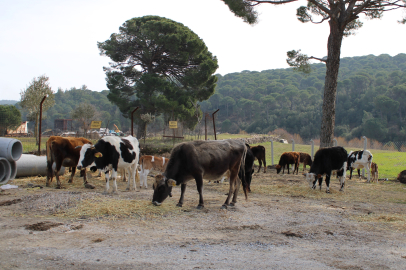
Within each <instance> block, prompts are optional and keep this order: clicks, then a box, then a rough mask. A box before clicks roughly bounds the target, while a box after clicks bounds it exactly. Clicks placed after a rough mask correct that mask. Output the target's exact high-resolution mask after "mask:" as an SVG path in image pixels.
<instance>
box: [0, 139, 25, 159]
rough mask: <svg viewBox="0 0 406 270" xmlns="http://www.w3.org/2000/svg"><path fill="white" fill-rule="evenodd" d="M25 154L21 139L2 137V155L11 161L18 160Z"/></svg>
mask: <svg viewBox="0 0 406 270" xmlns="http://www.w3.org/2000/svg"><path fill="white" fill-rule="evenodd" d="M22 154H23V145H22V144H21V142H20V141H19V140H16V139H11V138H0V157H5V158H6V159H7V160H9V161H17V160H18V159H19V158H20V157H21V155H22Z"/></svg>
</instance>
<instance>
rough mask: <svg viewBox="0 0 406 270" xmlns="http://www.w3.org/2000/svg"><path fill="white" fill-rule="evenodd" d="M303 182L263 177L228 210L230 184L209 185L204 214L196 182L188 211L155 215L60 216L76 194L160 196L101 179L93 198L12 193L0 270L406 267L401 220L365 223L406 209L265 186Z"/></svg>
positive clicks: (2, 209) (1, 232) (4, 218)
mask: <svg viewBox="0 0 406 270" xmlns="http://www.w3.org/2000/svg"><path fill="white" fill-rule="evenodd" d="M302 178H303V177H302V176H292V175H289V176H287V175H285V176H277V175H276V174H275V172H274V171H272V170H269V172H268V173H266V174H263V173H259V174H256V175H255V176H254V178H253V184H252V190H253V191H252V193H251V194H249V200H248V201H245V200H244V199H243V198H242V197H243V196H241V195H240V199H239V202H238V203H237V206H235V207H231V208H229V209H227V210H221V209H220V206H221V205H222V203H223V201H224V200H225V197H226V196H225V195H224V194H225V191H226V190H227V187H228V184H227V183H223V184H222V185H221V184H220V185H219V184H213V185H208V184H207V183H206V185H205V187H204V199H205V209H204V210H197V209H196V208H195V207H196V206H197V202H198V194H197V191H196V188H195V185H194V183H190V185H188V188H187V191H186V197H185V206H184V207H183V208H182V209H181V211H179V210H178V211H177V212H171V211H169V212H167V213H165V214H164V215H162V216H159V217H154V218H149V217H148V216H143V215H134V216H133V217H127V218H112V217H111V216H105V217H99V218H92V217H86V216H82V217H76V218H69V219H68V218H63V217H57V216H55V215H54V213H57V212H58V211H61V210H63V209H68V208H73V207H76V205H77V204H78V201H77V200H75V198H77V197H80V198H82V199H83V198H87V197H89V198H93V197H95V196H96V197H97V198H101V199H103V198H109V199H110V198H112V199H117V200H118V199H129V198H130V199H134V198H136V199H137V200H145V201H150V200H151V197H152V189H148V190H145V189H143V190H141V191H137V192H134V191H132V192H123V191H121V192H120V193H119V195H115V196H110V195H108V196H105V195H101V192H102V191H103V181H102V180H95V179H94V180H93V181H94V182H96V181H97V185H96V186H97V188H96V189H95V190H90V191H89V190H85V189H84V188H82V187H80V186H78V187H68V188H67V189H64V190H55V189H53V188H43V189H35V190H32V189H31V190H30V189H27V188H23V187H21V188H19V189H17V190H7V191H5V192H2V193H0V194H2V195H0V205H1V206H0V256H1V257H0V258H1V259H0V269H405V265H406V234H405V230H404V227H402V226H399V224H400V225H401V222H402V221H400V223H399V222H396V224H397V225H398V226H395V225H394V224H395V223H391V222H374V221H366V222H360V221H359V220H357V217H366V218H367V217H368V216H370V215H375V216H379V215H380V216H392V217H393V216H396V215H402V214H404V213H406V211H405V210H406V205H405V204H399V203H390V202H380V203H374V202H370V201H366V202H365V201H359V200H354V201H348V200H342V198H341V197H340V196H342V195H341V193H339V192H333V194H332V195H331V196H330V197H328V196H327V197H325V198H321V199H314V198H309V197H307V196H302V195H300V194H299V193H298V194H295V193H292V194H290V195H284V196H278V195H267V194H264V192H263V189H264V188H265V186H266V185H272V186H271V187H272V188H275V187H277V186H278V185H292V186H294V187H295V188H296V187H298V188H302V189H303V190H305V189H306V190H307V189H308V186H307V185H306V184H305V183H303V179H302ZM27 181H28V182H29V181H30V179H28V180H27ZM41 181H42V179H39V180H38V179H36V182H35V184H41ZM43 181H44V183H45V180H43ZM75 181H76V182H80V179H79V178H75ZM150 181H152V178H151V179H150ZM16 182H17V183H18V181H16ZM31 182H32V181H31ZM336 182H337V181H336ZM19 183H20V184H21V183H22V182H21V181H20V182H19ZM335 184H337V183H335ZM378 185H379V184H377V188H379V186H378ZM337 186H338V185H333V187H332V189H333V190H334V189H335V190H338V187H337ZM124 189H125V184H124V183H120V182H119V190H124ZM306 192H307V191H306ZM308 192H310V194H313V193H314V194H316V195H317V192H320V191H308ZM321 192H324V190H323V191H321ZM345 192H346V193H347V194H348V193H351V192H355V191H353V190H351V188H349V189H348V190H346V191H345ZM173 195H174V196H173V198H169V199H167V200H166V201H165V202H164V204H166V205H169V206H172V205H175V204H176V202H177V200H178V199H179V195H180V189H179V188H175V189H174V190H173ZM355 195H356V194H355ZM5 202H8V203H5ZM2 203H3V205H2ZM112 211H113V210H112ZM39 222H42V223H40V224H39ZM29 225H31V227H29ZM33 225H34V226H33ZM40 229H44V230H43V231H41V230H40Z"/></svg>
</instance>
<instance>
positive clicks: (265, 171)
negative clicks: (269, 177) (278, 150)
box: [263, 158, 266, 173]
mask: <svg viewBox="0 0 406 270" xmlns="http://www.w3.org/2000/svg"><path fill="white" fill-rule="evenodd" d="M263 162H264V173H266V160H265V158H264V160H263Z"/></svg>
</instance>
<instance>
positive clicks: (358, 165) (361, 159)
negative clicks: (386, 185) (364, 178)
mask: <svg viewBox="0 0 406 270" xmlns="http://www.w3.org/2000/svg"><path fill="white" fill-rule="evenodd" d="M372 157H373V156H372V154H371V152H369V151H368V150H359V151H354V152H352V151H351V152H350V154H349V155H348V161H347V162H348V163H347V170H350V179H351V176H352V171H353V170H354V169H357V170H358V176H359V177H360V179H361V175H360V172H359V170H360V169H362V168H365V169H366V170H367V172H368V183H369V180H370V171H371V163H372Z"/></svg>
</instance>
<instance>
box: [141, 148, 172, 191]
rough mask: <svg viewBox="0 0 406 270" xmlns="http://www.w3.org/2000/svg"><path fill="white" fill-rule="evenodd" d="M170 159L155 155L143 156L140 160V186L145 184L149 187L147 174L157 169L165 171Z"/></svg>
mask: <svg viewBox="0 0 406 270" xmlns="http://www.w3.org/2000/svg"><path fill="white" fill-rule="evenodd" d="M168 162H169V159H168V158H165V157H155V156H142V157H141V158H140V160H139V163H140V167H141V172H140V188H141V187H142V185H143V184H144V186H145V188H147V176H148V173H149V172H150V171H151V170H152V169H155V170H157V171H160V172H164V171H165V169H166V166H167V165H168Z"/></svg>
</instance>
